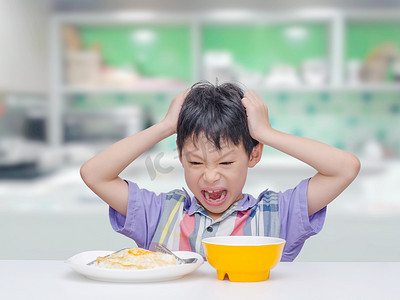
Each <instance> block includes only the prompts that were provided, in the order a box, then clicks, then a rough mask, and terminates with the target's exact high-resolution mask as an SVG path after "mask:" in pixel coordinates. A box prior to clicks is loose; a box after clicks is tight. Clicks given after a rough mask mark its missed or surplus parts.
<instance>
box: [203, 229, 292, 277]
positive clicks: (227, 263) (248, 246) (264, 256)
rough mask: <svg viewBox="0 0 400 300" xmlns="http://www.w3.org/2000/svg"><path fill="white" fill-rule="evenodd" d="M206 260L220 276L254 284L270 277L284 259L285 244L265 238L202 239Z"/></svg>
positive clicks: (231, 237) (282, 240)
mask: <svg viewBox="0 0 400 300" xmlns="http://www.w3.org/2000/svg"><path fill="white" fill-rule="evenodd" d="M202 243H203V245H204V250H205V253H206V257H207V260H208V262H209V263H210V265H211V266H213V267H214V268H215V269H217V277H218V279H220V280H224V278H225V275H228V278H229V280H230V281H235V282H254V281H264V280H267V279H268V278H269V273H270V270H271V269H272V268H273V267H275V266H276V265H277V264H278V262H279V261H280V260H281V257H282V252H283V247H284V246H285V243H286V241H285V240H284V239H280V238H273V237H265V236H216V237H210V238H205V239H203V240H202Z"/></svg>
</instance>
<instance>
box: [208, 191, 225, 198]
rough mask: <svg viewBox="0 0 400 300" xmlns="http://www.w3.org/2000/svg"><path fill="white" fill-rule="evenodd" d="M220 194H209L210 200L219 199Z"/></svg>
mask: <svg viewBox="0 0 400 300" xmlns="http://www.w3.org/2000/svg"><path fill="white" fill-rule="evenodd" d="M221 194H222V192H218V193H212V194H209V197H210V199H212V200H217V199H219V198H221Z"/></svg>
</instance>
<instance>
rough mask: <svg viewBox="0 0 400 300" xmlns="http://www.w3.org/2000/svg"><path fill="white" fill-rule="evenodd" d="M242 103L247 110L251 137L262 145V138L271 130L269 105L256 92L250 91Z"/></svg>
mask: <svg viewBox="0 0 400 300" xmlns="http://www.w3.org/2000/svg"><path fill="white" fill-rule="evenodd" d="M242 103H243V105H244V107H245V108H246V114H247V123H248V125H249V131H250V135H251V137H252V138H253V139H255V140H257V141H259V142H261V143H262V141H261V137H262V136H263V135H264V136H265V132H266V131H268V130H269V129H271V124H270V122H269V118H268V107H267V104H266V103H265V102H264V101H263V100H262V99H261V98H260V96H259V95H258V94H257V93H256V92H255V91H254V90H248V91H247V92H246V93H245V94H244V96H243V99H242Z"/></svg>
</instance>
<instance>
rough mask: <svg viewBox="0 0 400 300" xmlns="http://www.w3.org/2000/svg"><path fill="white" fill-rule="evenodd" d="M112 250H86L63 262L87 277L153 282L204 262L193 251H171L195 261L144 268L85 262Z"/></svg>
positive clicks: (179, 276)
mask: <svg viewBox="0 0 400 300" xmlns="http://www.w3.org/2000/svg"><path fill="white" fill-rule="evenodd" d="M113 252H115V251H86V252H82V253H79V254H76V255H74V256H72V257H71V258H69V259H68V260H66V261H65V262H66V263H67V264H68V265H69V266H70V267H71V268H72V269H73V270H74V271H76V272H78V273H80V274H82V275H84V276H86V277H87V278H90V279H94V280H100V281H111V282H153V281H164V280H173V279H178V278H181V277H183V276H185V275H187V274H189V273H191V272H193V271H195V270H196V269H197V268H198V267H200V266H201V265H202V264H203V262H204V260H203V258H202V257H201V255H199V254H197V253H195V252H189V251H173V252H174V253H175V254H176V255H177V256H179V257H182V258H192V257H195V258H197V262H196V263H192V264H181V265H176V266H168V267H161V268H156V269H146V270H112V269H111V270H110V269H103V268H99V267H96V266H88V265H87V263H89V262H91V261H93V260H95V259H96V258H97V257H99V256H105V255H108V254H110V253H113Z"/></svg>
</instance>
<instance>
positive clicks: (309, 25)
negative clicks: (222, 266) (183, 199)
mask: <svg viewBox="0 0 400 300" xmlns="http://www.w3.org/2000/svg"><path fill="white" fill-rule="evenodd" d="M399 33H400V4H396V2H394V1H378V0H376V1H362V2H359V1H351V0H348V1H316V0H315V1H311V0H310V1H294V0H292V1H256V0H248V1H209V0H203V1H196V2H191V1H184V0H176V1H161V0H154V1H128V0H125V1H122V0H118V1H104V0H100V1H95V0H86V1H77V0H55V1H51V0H36V1H29V0H14V1H5V0H0V241H1V247H0V259H66V258H68V257H70V256H72V255H74V254H76V253H78V252H82V251H87V250H113V249H115V250H116V249H119V248H123V247H128V246H132V245H133V243H132V241H130V240H129V239H127V238H125V237H123V236H120V235H118V234H116V233H114V232H113V230H112V229H111V226H110V225H109V221H108V207H107V206H106V205H105V204H104V203H103V202H102V201H101V200H100V199H99V198H98V197H97V196H96V195H95V194H93V193H92V192H91V191H90V190H89V189H88V188H87V187H86V186H85V185H84V183H83V182H82V180H81V178H80V176H79V168H80V166H81V165H82V163H83V162H85V161H86V160H87V159H89V158H90V157H92V156H93V155H94V154H96V153H97V152H98V151H100V150H101V149H104V148H105V147H107V146H108V145H110V144H111V143H113V142H115V141H117V140H119V139H121V138H123V137H125V136H127V135H130V134H133V133H135V132H138V131H140V130H142V129H144V128H146V127H148V126H151V125H152V124H154V123H156V122H158V121H160V120H161V119H162V118H163V116H164V113H165V112H166V110H167V108H168V105H169V102H170V100H171V99H172V98H173V97H174V96H175V95H176V94H178V93H179V92H180V91H182V90H183V89H185V88H187V87H189V86H191V85H192V84H193V83H195V82H196V81H198V80H201V79H206V80H209V81H211V82H213V83H215V81H216V78H218V81H219V82H223V81H226V80H233V81H236V82H238V83H240V84H241V86H242V87H243V89H245V90H247V89H249V88H252V89H254V90H256V92H257V93H259V94H260V95H261V96H262V98H263V99H264V100H265V101H266V103H267V104H268V106H269V113H270V119H271V123H272V125H273V127H275V128H276V129H278V130H282V131H284V132H287V133H291V134H294V135H299V136H306V137H309V138H313V139H317V140H320V141H323V142H325V143H327V144H330V145H333V146H335V147H338V148H341V149H345V150H348V151H351V152H353V153H355V154H356V155H357V156H358V157H359V158H360V160H361V162H362V169H361V172H360V174H359V176H358V178H357V179H356V181H355V182H354V183H353V184H352V185H351V186H350V187H349V188H348V189H347V190H346V191H345V192H344V193H343V194H342V195H340V196H339V197H338V198H337V199H336V200H335V201H334V202H333V203H332V204H331V205H329V208H328V215H327V219H326V223H325V226H324V229H323V230H322V232H321V233H320V234H319V235H317V236H315V237H312V238H311V239H309V240H308V242H307V243H306V244H305V246H304V248H303V251H302V252H301V254H300V255H299V257H298V258H297V261H399V260H400V251H399V250H400V232H399V228H400V196H399V195H400V184H399V182H400V34H399ZM264 151H265V153H264V159H263V161H262V163H260V164H259V165H258V166H256V167H255V168H254V169H252V170H250V173H249V179H248V182H247V183H246V186H245V192H249V193H252V194H254V195H258V193H260V192H261V191H262V190H264V189H265V188H267V187H270V188H271V189H273V190H285V189H287V188H291V187H293V186H294V185H295V184H297V183H298V182H299V181H300V180H301V179H303V178H305V177H308V176H312V175H313V174H314V170H313V169H311V168H310V167H308V166H307V165H305V164H303V163H301V162H298V161H296V160H294V159H292V158H290V157H287V156H285V155H283V154H281V153H279V152H277V151H274V150H273V149H268V148H266V149H265V150H264ZM132 167H134V168H135V170H136V171H135V172H133V171H132ZM132 167H130V168H128V169H127V170H126V171H124V173H123V177H124V178H128V179H131V180H135V181H136V182H138V184H139V185H140V186H141V187H144V188H147V189H150V190H154V191H157V192H161V191H166V190H170V189H174V188H180V187H182V186H185V183H184V179H183V175H182V170H181V168H180V166H179V161H178V158H177V151H176V147H175V136H174V137H171V138H169V139H167V140H164V141H163V142H161V143H160V144H158V145H156V146H155V147H153V148H152V149H150V150H149V151H148V152H146V153H145V154H144V155H142V157H141V158H140V159H138V160H137V161H136V162H135V163H134V165H133V166H132Z"/></svg>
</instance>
